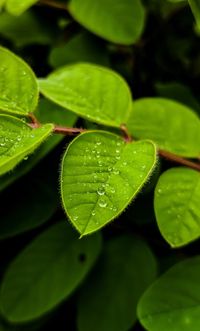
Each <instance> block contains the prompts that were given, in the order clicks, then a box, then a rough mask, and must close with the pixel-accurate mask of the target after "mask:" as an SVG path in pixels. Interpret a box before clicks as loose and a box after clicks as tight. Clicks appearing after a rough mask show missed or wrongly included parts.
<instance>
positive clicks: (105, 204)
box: [99, 199, 107, 208]
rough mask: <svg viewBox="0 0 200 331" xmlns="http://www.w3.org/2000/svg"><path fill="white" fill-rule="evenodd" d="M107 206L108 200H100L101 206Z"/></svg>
mask: <svg viewBox="0 0 200 331" xmlns="http://www.w3.org/2000/svg"><path fill="white" fill-rule="evenodd" d="M106 206H107V202H106V200H105V199H101V200H99V207H101V208H105V207H106Z"/></svg>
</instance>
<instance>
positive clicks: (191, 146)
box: [127, 98, 200, 157]
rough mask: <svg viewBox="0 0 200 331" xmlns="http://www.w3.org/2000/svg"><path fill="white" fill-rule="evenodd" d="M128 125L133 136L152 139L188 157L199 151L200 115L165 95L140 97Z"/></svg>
mask: <svg viewBox="0 0 200 331" xmlns="http://www.w3.org/2000/svg"><path fill="white" fill-rule="evenodd" d="M127 127H128V129H129V132H130V133H131V134H132V135H133V137H135V138H139V139H152V140H153V141H155V142H156V143H157V144H158V146H159V148H161V149H164V150H166V151H169V152H172V153H175V154H178V155H181V156H186V157H198V156H199V155H200V121H199V118H198V116H197V115H196V114H195V113H194V111H193V110H192V109H191V108H189V107H187V106H185V105H183V104H181V103H179V102H176V101H172V100H168V99H164V98H143V99H140V100H137V101H135V102H134V103H133V109H132V113H131V115H130V117H129V119H128V122H127Z"/></svg>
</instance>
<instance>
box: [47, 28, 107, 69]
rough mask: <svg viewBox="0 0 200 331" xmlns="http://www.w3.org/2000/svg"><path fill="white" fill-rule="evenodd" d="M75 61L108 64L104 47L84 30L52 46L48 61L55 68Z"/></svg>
mask: <svg viewBox="0 0 200 331" xmlns="http://www.w3.org/2000/svg"><path fill="white" fill-rule="evenodd" d="M75 62H90V63H91V62H92V63H96V64H100V65H104V66H109V58H108V52H107V50H106V47H105V45H104V44H103V43H101V42H100V41H99V40H98V39H97V38H96V37H95V36H93V35H92V34H90V33H88V32H86V31H84V32H83V33H80V34H78V35H76V36H75V37H74V38H72V39H71V40H69V42H67V43H66V44H64V45H61V46H56V47H53V48H52V50H51V53H50V56H49V63H50V65H51V66H52V67H54V68H57V67H60V66H63V65H66V64H70V63H75Z"/></svg>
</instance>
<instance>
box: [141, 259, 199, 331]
mask: <svg viewBox="0 0 200 331" xmlns="http://www.w3.org/2000/svg"><path fill="white" fill-rule="evenodd" d="M199 279H200V257H199V256H196V257H194V258H191V259H188V260H185V261H183V262H181V263H178V264H176V265H175V266H174V267H172V268H171V269H170V270H169V271H167V272H166V273H165V274H164V275H162V276H161V277H160V278H159V279H158V280H157V281H156V282H155V283H154V284H153V285H152V286H151V287H150V288H149V289H148V290H147V291H146V292H145V293H144V295H143V297H142V298H141V300H140V302H139V305H138V317H139V320H140V322H141V323H142V325H143V326H144V327H145V329H146V330H148V331H161V330H162V331H169V330H171V331H179V330H181V331H199V329H200V319H199V314H200V291H199Z"/></svg>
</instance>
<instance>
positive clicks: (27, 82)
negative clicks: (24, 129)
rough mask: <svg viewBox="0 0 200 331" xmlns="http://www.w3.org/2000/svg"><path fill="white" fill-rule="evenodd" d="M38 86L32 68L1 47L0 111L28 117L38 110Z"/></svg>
mask: <svg viewBox="0 0 200 331" xmlns="http://www.w3.org/2000/svg"><path fill="white" fill-rule="evenodd" d="M38 93H39V92H38V84H37V80H36V77H35V75H34V73H33V72H32V70H31V68H30V67H29V66H28V65H27V64H26V63H25V62H24V61H23V60H21V59H20V58H19V57H17V56H16V55H14V54H13V53H11V52H10V51H9V50H7V49H5V48H3V47H0V110H3V111H6V112H9V113H13V114H19V115H27V114H28V113H30V112H33V111H34V110H35V109H36V106H37V102H38Z"/></svg>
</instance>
